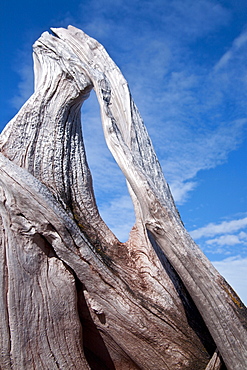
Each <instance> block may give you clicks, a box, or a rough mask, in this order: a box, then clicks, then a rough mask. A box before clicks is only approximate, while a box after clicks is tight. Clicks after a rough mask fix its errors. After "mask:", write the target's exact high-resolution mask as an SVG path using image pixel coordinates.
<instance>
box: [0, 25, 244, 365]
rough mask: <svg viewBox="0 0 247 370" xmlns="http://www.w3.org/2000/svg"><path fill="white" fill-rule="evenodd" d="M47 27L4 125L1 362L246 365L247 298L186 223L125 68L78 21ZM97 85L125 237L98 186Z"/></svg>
mask: <svg viewBox="0 0 247 370" xmlns="http://www.w3.org/2000/svg"><path fill="white" fill-rule="evenodd" d="M52 31H53V35H51V34H49V33H47V32H45V33H44V34H43V35H42V36H41V37H40V38H39V39H38V40H37V41H36V42H35V44H34V72H35V92H34V94H33V95H32V96H31V98H30V99H29V100H28V101H27V102H26V104H25V105H24V106H23V107H22V108H21V110H20V111H19V113H18V114H17V115H16V116H15V117H14V118H13V119H12V120H11V121H10V122H9V124H8V125H7V126H6V128H5V130H4V131H3V133H2V134H1V136H0V150H1V153H0V199H1V202H0V243H1V249H0V253H1V259H0V261H1V270H0V283H1V300H0V307H1V315H0V320H1V337H0V340H1V359H0V368H1V369H4V370H5V369H6V370H7V369H15V370H17V369H18V370H22V369H23V370H24V369H25V370H26V369H117V370H119V369H122V370H125V369H174V370H176V369H183V370H184V369H191V370H199V369H211V370H212V369H215V370H216V369H223V368H227V369H231V370H240V369H241V370H245V369H246V368H247V332H246V322H247V317H246V308H245V306H244V305H243V303H242V302H241V301H240V299H239V298H238V296H237V295H236V293H235V292H234V291H233V290H232V288H231V287H230V286H229V285H228V284H227V282H226V281H225V280H224V279H223V277H222V276H221V275H220V274H219V273H218V272H217V271H216V270H215V268H214V267H213V266H212V264H211V263H210V262H209V261H208V259H207V258H206V257H205V256H204V254H203V253H202V252H201V250H200V249H199V248H198V247H197V245H196V244H195V243H194V242H193V240H192V239H191V238H190V236H189V234H188V233H187V232H186V230H185V229H184V226H183V224H182V221H181V219H180V216H179V214H178V212H177V210H176V207H175V205H174V202H173V198H172V195H171V193H170V190H169V187H168V185H167V183H166V181H165V179H164V177H163V174H162V170H161V167H160V165H159V162H158V160H157V157H156V155H155V153H154V150H153V147H152V144H151V141H150V139H149V137H148V134H147V132H146V129H145V127H144V125H143V122H142V119H141V117H140V114H139V112H138V110H137V108H136V106H135V104H134V102H133V100H132V98H131V95H130V92H129V88H128V84H127V82H126V80H125V79H124V77H123V76H122V74H121V72H120V70H119V69H118V67H117V66H116V65H115V64H114V62H113V61H112V60H111V59H110V57H109V56H108V54H107V52H106V51H105V49H104V48H103V47H102V45H100V44H99V43H98V42H97V41H95V40H94V39H92V38H90V37H89V36H87V35H86V34H85V33H83V32H82V31H80V30H78V29H76V28H74V27H71V26H70V27H69V28H68V29H62V28H60V29H52ZM92 89H94V90H95V91H96V95H97V98H98V102H99V105H100V109H101V117H102V124H103V129H104V134H105V138H106V142H107V145H108V147H109V149H110V150H111V152H112V154H113V156H114V158H115V159H116V161H117V163H118V165H119V167H120V168H121V170H122V171H123V173H124V175H125V177H126V180H127V183H128V188H129V191H130V195H131V197H132V200H133V204H134V208H135V213H136V223H135V225H134V227H133V229H132V231H131V233H130V238H129V240H128V241H127V242H126V243H121V242H119V241H118V239H117V238H116V237H115V235H114V234H113V233H112V232H111V231H110V230H109V228H108V227H107V226H106V224H105V223H104V221H103V220H102V219H101V217H100V215H99V212H98V209H97V206H96V202H95V198H94V193H93V189H92V180H91V174H90V170H89V167H88V165H87V160H86V155H85V150H84V146H83V139H82V133H81V122H80V108H81V105H82V103H83V101H84V100H85V99H87V98H88V96H89V94H90V91H91V90H92Z"/></svg>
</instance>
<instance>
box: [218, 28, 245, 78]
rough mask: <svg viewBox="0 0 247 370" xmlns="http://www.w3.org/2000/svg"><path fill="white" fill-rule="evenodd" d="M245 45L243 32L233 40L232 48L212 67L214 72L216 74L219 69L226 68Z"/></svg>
mask: <svg viewBox="0 0 247 370" xmlns="http://www.w3.org/2000/svg"><path fill="white" fill-rule="evenodd" d="M246 44H247V31H246V30H244V31H243V32H242V33H241V34H240V35H239V36H238V37H237V38H236V39H235V40H233V43H232V46H231V48H230V49H229V50H227V51H226V52H225V54H224V55H222V57H221V58H220V60H219V61H218V62H217V63H216V65H215V66H214V71H215V72H218V71H219V70H220V69H222V68H224V67H226V66H227V64H228V63H229V62H230V60H231V59H233V58H234V57H235V56H236V53H237V52H238V50H239V49H240V48H241V47H243V46H245V45H246Z"/></svg>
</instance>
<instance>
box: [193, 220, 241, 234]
mask: <svg viewBox="0 0 247 370" xmlns="http://www.w3.org/2000/svg"><path fill="white" fill-rule="evenodd" d="M245 227H247V217H244V218H241V219H238V220H232V221H223V222H221V223H220V224H215V223H209V224H208V225H206V226H204V227H201V228H199V229H196V230H193V231H190V235H191V236H192V238H193V239H200V238H202V237H210V236H211V237H212V236H214V235H217V234H228V233H232V232H236V231H238V230H240V229H243V228H245Z"/></svg>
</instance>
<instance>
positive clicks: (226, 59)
mask: <svg viewBox="0 0 247 370" xmlns="http://www.w3.org/2000/svg"><path fill="white" fill-rule="evenodd" d="M69 24H71V25H74V26H76V27H78V28H80V29H82V30H83V31H84V32H86V33H87V34H88V35H90V36H91V37H94V38H96V39H97V40H98V41H99V42H100V43H102V44H103V45H104V47H105V48H106V50H107V51H108V53H109V54H110V56H111V57H112V59H113V60H114V62H115V63H116V64H117V65H118V66H119V68H120V69H121V71H122V73H123V75H124V76H125V78H126V79H127V81H128V83H129V86H130V90H131V93H132V96H133V98H134V101H135V103H136V105H137V107H138V108H139V111H140V113H141V116H142V118H143V119H144V123H145V125H146V127H147V130H148V132H149V135H150V137H151V140H152V142H153V145H154V148H155V151H156V153H157V156H158V158H159V161H160V163H161V165H162V168H163V171H164V175H165V178H166V180H167V181H168V183H169V185H170V187H171V190H172V194H173V196H174V199H175V202H176V205H177V208H178V210H179V212H180V215H181V217H182V220H183V222H184V224H185V227H186V229H187V230H188V231H189V232H190V234H191V236H192V237H193V239H194V240H195V241H196V243H197V244H198V245H199V246H200V248H201V249H202V250H203V252H204V253H205V254H206V256H207V257H208V258H209V259H210V260H211V261H212V263H213V264H214V265H215V267H216V268H217V269H218V271H219V272H220V273H221V274H222V275H223V276H224V277H225V278H226V280H227V281H228V282H229V283H230V284H231V285H232V287H233V288H234V289H235V290H236V292H237V293H238V294H239V296H240V297H241V299H242V300H243V301H244V303H245V304H246V305H247V273H246V271H247V105H246V98H247V64H246V56H247V2H246V0H238V1H236V0H221V1H219V0H197V1H194V0H140V1H139V0H108V1H102V0H92V1H89V0H81V1H80V0H70V1H64V0H59V1H58V0H53V1H48V0H43V1H42V0H40V1H37V2H36V1H33V0H22V1H19V0H18V1H17V0H2V2H1V13H0V28H1V29H0V43H1V49H0V50H1V51H0V53H1V58H0V64H1V68H0V81H1V85H0V105H1V107H0V109H1V117H0V130H2V129H3V127H4V126H5V125H6V124H7V122H8V121H9V120H10V119H11V118H12V117H13V116H14V115H15V114H16V113H17V111H18V110H19V109H20V107H21V106H22V105H23V103H24V102H25V101H26V100H27V99H28V98H29V96H30V95H31V94H32V92H33V67H32V44H33V43H34V42H35V40H37V39H38V38H39V36H40V35H41V34H42V33H43V32H44V31H49V28H50V27H67V26H68V25H69ZM82 128H83V136H84V141H85V146H86V154H87V158H88V162H89V166H90V169H91V171H92V176H93V182H94V189H95V194H96V200H97V203H98V206H99V210H100V213H101V215H102V217H103V219H104V220H105V222H106V223H107V224H108V226H109V227H110V228H111V229H112V230H113V231H114V232H115V234H116V235H117V236H118V237H119V239H120V240H121V241H125V240H127V239H128V233H129V231H130V230H131V227H132V226H133V224H134V222H135V217H134V212H133V207H132V203H131V200H130V197H129V195H128V191H127V187H126V184H125V178H124V176H123V175H122V173H121V171H120V170H119V168H118V166H117V165H116V163H115V161H114V159H113V158H112V156H111V154H110V152H109V151H108V149H107V147H106V144H105V142H104V137H103V132H102V128H101V121H100V115H99V107H98V104H97V101H96V98H95V95H94V92H93V93H92V94H91V97H90V98H89V99H88V100H87V101H86V102H85V104H84V105H83V108H82Z"/></svg>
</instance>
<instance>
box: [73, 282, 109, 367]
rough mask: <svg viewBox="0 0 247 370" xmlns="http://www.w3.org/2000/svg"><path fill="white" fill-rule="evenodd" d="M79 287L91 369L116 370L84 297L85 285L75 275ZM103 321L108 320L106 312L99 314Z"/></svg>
mask: <svg viewBox="0 0 247 370" xmlns="http://www.w3.org/2000/svg"><path fill="white" fill-rule="evenodd" d="M75 280H76V289H77V299H78V301H77V306H78V314H79V318H80V321H81V325H82V343H83V350H84V355H85V357H86V360H87V362H88V364H89V366H90V368H91V370H115V366H114V363H113V361H112V359H111V356H110V354H109V352H108V349H107V347H106V345H105V343H104V340H103V339H102V336H101V334H100V332H99V329H98V328H97V326H96V324H95V323H94V321H93V319H92V317H91V313H90V311H89V308H88V306H87V302H86V299H85V297H84V292H83V291H84V290H85V288H84V286H83V284H82V283H81V281H80V280H79V279H78V278H76V277H75ZM98 318H99V320H100V321H101V323H103V324H104V323H105V322H106V318H105V315H104V314H99V315H98Z"/></svg>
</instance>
